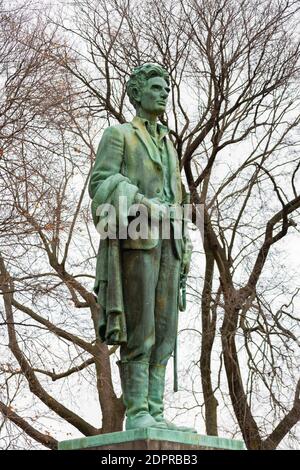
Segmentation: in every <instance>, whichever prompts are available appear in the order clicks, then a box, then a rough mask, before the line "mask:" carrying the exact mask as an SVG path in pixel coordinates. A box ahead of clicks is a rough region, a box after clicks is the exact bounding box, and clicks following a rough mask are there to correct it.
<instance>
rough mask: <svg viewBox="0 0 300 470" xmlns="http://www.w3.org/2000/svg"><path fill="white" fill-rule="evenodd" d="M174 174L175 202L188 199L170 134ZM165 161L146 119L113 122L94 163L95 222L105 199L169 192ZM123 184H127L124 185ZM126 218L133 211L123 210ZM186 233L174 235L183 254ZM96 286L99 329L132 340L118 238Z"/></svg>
mask: <svg viewBox="0 0 300 470" xmlns="http://www.w3.org/2000/svg"><path fill="white" fill-rule="evenodd" d="M165 138H166V142H167V154H168V163H169V174H170V181H169V184H170V191H171V193H172V196H173V202H174V204H176V203H177V204H182V184H181V178H180V170H179V163H178V158H177V153H176V150H175V148H174V146H173V144H172V142H171V141H170V139H169V138H168V137H167V136H166V137H165ZM163 184H164V180H163V167H162V163H161V160H160V155H159V152H158V149H157V147H156V145H155V144H154V142H153V141H152V139H151V137H150V135H149V133H148V131H147V129H146V128H145V124H144V122H143V121H142V120H141V119H140V118H139V117H135V118H134V119H133V120H132V122H130V123H126V124H120V125H116V126H111V127H108V128H107V129H106V130H105V131H104V133H103V136H102V139H101V141H100V144H99V147H98V151H97V155H96V161H95V164H94V167H93V171H92V175H91V179H90V183H89V194H90V197H91V198H92V214H93V219H94V223H95V225H97V223H98V221H99V217H98V216H97V208H98V206H99V205H101V204H103V203H105V202H110V203H111V202H112V201H114V198H113V195H114V191H116V189H117V188H118V189H119V191H118V192H117V194H118V196H120V195H121V196H122V195H124V196H126V197H127V198H128V204H129V206H130V204H131V203H133V202H134V197H135V195H136V193H137V192H139V193H141V194H142V195H144V196H146V197H147V198H149V199H152V198H160V197H161V196H162V195H163ZM120 188H121V189H120ZM120 216H122V217H123V218H124V217H126V216H127V214H120ZM157 243H158V239H157V237H151V231H150V228H149V232H148V237H147V238H139V239H136V240H133V239H126V240H123V241H122V246H123V248H129V249H151V248H153V247H154V246H156V244H157ZM182 244H183V241H182V240H181V239H174V245H175V254H177V257H178V258H180V257H181V253H182ZM94 291H95V293H96V295H97V296H98V302H99V304H100V307H101V312H100V325H99V332H100V337H101V338H102V340H104V341H106V342H107V344H120V343H122V342H124V341H126V325H125V320H124V307H123V298H122V273H121V267H120V245H119V243H118V240H113V241H111V240H109V239H106V240H102V241H101V243H100V247H99V253H98V256H97V267H96V279H95V286H94Z"/></svg>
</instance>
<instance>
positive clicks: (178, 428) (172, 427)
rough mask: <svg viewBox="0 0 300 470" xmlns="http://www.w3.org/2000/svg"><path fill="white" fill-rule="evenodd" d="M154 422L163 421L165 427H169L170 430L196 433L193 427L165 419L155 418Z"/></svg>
mask: <svg viewBox="0 0 300 470" xmlns="http://www.w3.org/2000/svg"><path fill="white" fill-rule="evenodd" d="M156 422H157V423H165V425H166V427H167V429H169V430H170V431H180V432H189V433H192V434H197V430H196V429H195V428H189V427H187V426H177V425H176V424H174V423H172V422H171V421H167V420H166V419H156Z"/></svg>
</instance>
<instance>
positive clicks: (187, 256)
mask: <svg viewBox="0 0 300 470" xmlns="http://www.w3.org/2000/svg"><path fill="white" fill-rule="evenodd" d="M192 252H193V244H192V241H191V239H190V236H189V235H188V234H187V235H186V236H185V237H184V246H183V253H182V265H181V272H182V273H183V274H188V272H189V270H190V263H191V258H192Z"/></svg>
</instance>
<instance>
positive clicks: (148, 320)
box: [120, 237, 181, 365]
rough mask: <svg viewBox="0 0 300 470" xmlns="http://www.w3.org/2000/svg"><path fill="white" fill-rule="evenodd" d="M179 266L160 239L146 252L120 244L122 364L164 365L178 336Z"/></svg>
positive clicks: (171, 246)
mask: <svg viewBox="0 0 300 470" xmlns="http://www.w3.org/2000/svg"><path fill="white" fill-rule="evenodd" d="M180 266H181V260H180V259H178V258H177V257H176V256H175V253H174V240H172V239H164V238H161V237H160V238H159V241H158V243H157V245H156V246H155V247H154V248H151V249H147V250H139V249H136V250H133V249H122V243H121V267H122V282H123V300H124V308H125V318H126V327H127V343H126V344H122V345H121V347H120V359H121V362H131V361H140V362H146V363H150V364H158V365H166V364H167V362H168V360H169V358H170V357H171V355H172V353H173V351H174V347H175V341H176V336H177V328H178V297H179V278H180Z"/></svg>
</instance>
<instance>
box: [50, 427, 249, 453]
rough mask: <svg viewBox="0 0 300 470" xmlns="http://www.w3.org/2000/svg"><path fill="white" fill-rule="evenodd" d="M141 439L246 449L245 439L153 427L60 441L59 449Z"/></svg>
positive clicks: (81, 447)
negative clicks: (239, 439)
mask: <svg viewBox="0 0 300 470" xmlns="http://www.w3.org/2000/svg"><path fill="white" fill-rule="evenodd" d="M141 440H152V441H158V440H159V441H168V442H178V443H182V444H188V445H193V446H200V447H207V448H214V449H227V450H244V443H243V441H238V440H233V439H226V438H223V437H216V436H205V435H200V434H190V433H187V432H180V431H170V430H164V429H161V430H160V429H151V428H145V429H132V430H130V431H123V432H113V433H109V434H100V435H98V436H91V437H83V438H80V439H71V440H68V441H62V442H60V443H59V446H58V449H59V450H76V449H87V448H89V447H100V446H105V445H112V444H120V443H124V442H132V441H141Z"/></svg>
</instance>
